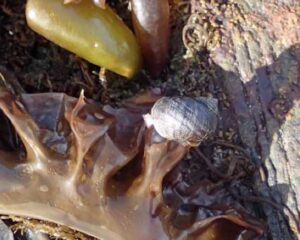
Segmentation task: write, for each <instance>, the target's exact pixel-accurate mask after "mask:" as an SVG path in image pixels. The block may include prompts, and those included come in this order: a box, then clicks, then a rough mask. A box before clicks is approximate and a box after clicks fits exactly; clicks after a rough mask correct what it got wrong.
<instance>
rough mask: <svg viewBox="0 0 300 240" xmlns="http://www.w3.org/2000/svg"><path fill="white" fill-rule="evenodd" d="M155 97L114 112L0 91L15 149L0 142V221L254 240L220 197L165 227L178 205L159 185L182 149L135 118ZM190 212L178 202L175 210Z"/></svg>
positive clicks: (111, 233) (249, 225)
mask: <svg viewBox="0 0 300 240" xmlns="http://www.w3.org/2000/svg"><path fill="white" fill-rule="evenodd" d="M159 97H160V96H159V95H155V94H154V93H152V92H148V93H146V94H144V95H140V96H137V97H135V98H133V99H130V100H127V101H125V102H123V107H122V108H119V109H115V108H112V107H111V106H108V105H104V106H102V105H100V104H99V103H96V102H93V101H91V100H88V99H86V98H85V97H84V95H83V94H82V95H81V96H80V98H79V99H76V98H72V97H69V96H67V95H65V94H61V93H45V94H23V95H21V96H20V98H17V97H14V95H12V94H11V93H10V92H8V91H6V90H3V89H2V90H1V91H0V108H1V110H2V112H3V113H4V115H5V117H3V119H6V120H9V121H7V122H8V124H7V126H10V124H11V125H12V126H13V131H12V132H14V131H16V133H17V134H18V139H21V141H22V144H20V145H19V147H18V148H17V149H16V146H15V147H14V148H9V147H7V146H8V145H11V144H10V142H9V141H8V144H6V145H4V144H2V142H5V141H6V139H7V138H9V137H10V136H4V135H2V136H1V139H0V147H1V150H0V152H1V155H0V156H1V157H0V181H1V184H0V213H1V214H8V215H17V216H26V217H30V218H36V219H41V220H46V221H50V222H54V223H57V224H61V225H65V226H68V227H70V228H72V229H75V230H78V231H80V232H83V233H86V234H88V235H90V236H94V237H97V238H99V239H105V240H117V239H120V240H121V239H122V240H124V239H127V240H134V239H149V240H150V239H211V240H213V239H215V240H217V239H221V238H222V237H221V236H223V234H224V229H225V228H226V229H230V232H231V234H228V239H230V240H234V239H238V238H239V236H240V235H241V234H244V233H245V232H248V233H252V234H251V236H252V235H256V234H261V233H262V231H263V229H262V227H261V224H260V223H259V222H258V221H257V220H255V219H251V218H249V217H248V216H247V215H246V212H245V211H244V210H243V209H242V208H241V207H240V208H235V207H234V206H235V205H234V204H231V202H230V201H229V202H228V201H227V200H228V198H227V197H226V196H227V195H226V193H224V191H223V192H222V191H221V192H218V193H217V194H215V195H214V194H212V195H211V196H204V195H203V197H204V198H206V197H209V198H210V199H218V200H217V201H210V202H211V205H207V206H205V205H203V206H201V207H202V209H204V208H206V209H207V211H210V214H209V215H207V216H206V217H205V219H199V218H195V219H194V220H193V221H192V222H191V224H190V225H189V226H184V224H178V222H177V223H175V222H174V214H175V215H176V214H177V215H178V214H179V215H180V213H182V206H176V207H172V206H171V205H170V204H166V203H165V201H164V197H163V191H162V181H163V179H164V177H165V176H166V174H167V173H168V172H170V170H172V169H173V168H174V166H175V165H176V164H177V163H178V162H179V161H180V160H181V159H182V158H183V157H184V155H185V154H186V152H187V150H188V149H187V148H185V147H183V146H181V145H180V144H178V143H176V142H170V141H167V140H165V139H163V138H161V137H160V136H159V135H158V134H157V133H156V132H155V131H154V130H153V129H147V128H145V126H144V122H143V118H142V115H143V114H145V113H147V112H149V110H150V108H151V106H152V104H153V103H154V102H155V101H156V100H157V99H158V98H159ZM1 121H2V118H1ZM3 121H4V120H3ZM3 126H4V125H3ZM1 130H2V129H1ZM8 135H9V134H8ZM6 142H7V141H6ZM17 146H18V145H17ZM169 181H170V180H169ZM205 181H206V180H204V182H203V184H204V183H205ZM170 184H172V181H171V182H170ZM192 192H193V193H190V194H195V193H196V191H192ZM199 196H201V194H199ZM225 199H227V200H226V202H224V204H222V206H221V205H220V202H222V201H225ZM173 200H174V199H173ZM231 201H233V200H232V199H231ZM206 202H207V201H206ZM191 203H192V202H191ZM189 204H190V203H189V200H188V198H186V202H185V203H184V205H189ZM198 207H199V206H198ZM209 209H210V210H209ZM195 213H197V211H195ZM183 219H184V216H183ZM183 222H185V221H183ZM226 231H227V230H226ZM208 236H209V237H208ZM213 236H215V237H213ZM222 239H224V238H222Z"/></svg>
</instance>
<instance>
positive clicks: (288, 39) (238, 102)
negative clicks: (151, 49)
mask: <svg viewBox="0 0 300 240" xmlns="http://www.w3.org/2000/svg"><path fill="white" fill-rule="evenodd" d="M299 9H300V2H299V1H271V0H268V1H262V0H259V1H248V0H243V1H239V2H238V3H235V4H232V5H231V6H229V7H227V9H226V11H225V14H224V15H225V16H224V19H223V27H222V30H221V37H222V39H221V44H220V46H218V47H217V48H216V49H214V50H213V51H211V57H212V59H213V60H214V63H215V64H216V65H217V68H218V74H219V78H218V79H220V80H222V81H223V85H224V88H225V90H226V92H227V94H228V96H229V98H230V101H231V107H232V108H233V111H234V112H235V118H236V122H237V124H238V128H239V133H240V137H241V140H242V142H243V144H244V145H245V146H246V147H248V148H249V149H250V150H251V153H252V155H253V158H254V159H255V161H256V164H257V165H258V166H259V169H260V171H259V172H257V176H256V177H255V181H256V183H255V186H256V188H257V190H258V192H259V193H260V194H261V195H264V196H266V197H271V198H272V199H273V201H274V202H276V203H278V204H281V205H285V206H286V207H287V208H289V209H290V210H291V211H288V210H287V208H283V210H284V211H285V214H286V217H287V218H283V217H282V215H281V214H280V213H279V212H278V211H276V210H274V208H271V207H270V206H268V205H264V208H263V214H264V215H265V217H266V218H267V221H268V225H269V228H270V230H269V237H268V239H273V240H282V239H285V240H290V239H300V234H299V232H298V233H297V228H298V229H299V216H300V214H299V213H300V211H299V210H300V206H299V204H300V174H299V173H300V153H299V150H298V149H299V148H300V108H299V107H300V28H299V26H300V12H299ZM293 215H294V216H293ZM297 224H298V226H297ZM289 228H291V229H292V230H293V231H290V230H289Z"/></svg>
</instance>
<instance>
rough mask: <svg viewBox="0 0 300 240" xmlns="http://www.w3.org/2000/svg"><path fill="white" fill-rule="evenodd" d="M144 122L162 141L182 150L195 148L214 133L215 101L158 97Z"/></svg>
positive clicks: (215, 120) (216, 119) (210, 99)
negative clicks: (180, 145)
mask: <svg viewBox="0 0 300 240" xmlns="http://www.w3.org/2000/svg"><path fill="white" fill-rule="evenodd" d="M144 119H145V123H146V125H147V126H151V125H153V126H154V128H155V130H156V131H157V132H158V133H159V134H160V135H161V136H162V137H164V138H166V139H168V140H175V141H178V142H180V143H182V144H183V145H186V146H198V145H199V144H200V143H201V142H202V141H203V140H205V139H206V138H207V137H208V136H209V135H210V134H212V133H213V132H214V131H215V130H216V127H217V121H218V101H217V99H214V98H204V97H201V98H197V99H194V98H190V97H162V98H160V99H159V100H158V101H157V102H156V103H155V104H154V106H153V107H152V109H151V113H150V114H147V115H145V116H144Z"/></svg>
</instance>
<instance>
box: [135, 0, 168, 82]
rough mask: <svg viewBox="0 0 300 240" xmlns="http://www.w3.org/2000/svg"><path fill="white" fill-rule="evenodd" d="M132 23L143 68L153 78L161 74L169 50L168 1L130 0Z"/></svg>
mask: <svg viewBox="0 0 300 240" xmlns="http://www.w3.org/2000/svg"><path fill="white" fill-rule="evenodd" d="M131 6H132V21H133V27H134V31H135V34H136V36H137V39H138V42H139V44H140V46H141V49H142V54H143V58H144V61H145V66H146V68H147V69H148V70H149V73H150V74H151V75H152V76H153V77H158V76H159V74H160V73H161V72H162V70H163V68H164V65H165V63H166V59H167V56H168V50H169V37H170V26H169V22H170V19H169V18H170V9H169V8H170V7H169V2H168V0H131Z"/></svg>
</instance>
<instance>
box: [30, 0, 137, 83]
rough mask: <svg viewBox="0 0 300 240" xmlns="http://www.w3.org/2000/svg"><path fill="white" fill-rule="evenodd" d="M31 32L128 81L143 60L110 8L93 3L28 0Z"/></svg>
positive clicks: (125, 28) (133, 41)
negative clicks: (126, 78) (103, 7)
mask: <svg viewBox="0 0 300 240" xmlns="http://www.w3.org/2000/svg"><path fill="white" fill-rule="evenodd" d="M26 20H27V24H28V25H29V27H30V28H31V29H33V30H34V31H36V32H37V33H39V34H41V35H42V36H44V37H45V38H47V39H48V40H50V41H52V42H54V43H56V44H57V45H59V46H61V47H63V48H65V49H67V50H69V51H71V52H73V53H75V54H77V55H78V56H80V57H82V58H84V59H86V60H87V61H89V62H91V63H93V64H95V65H98V66H101V67H103V68H106V69H109V70H111V71H114V72H116V73H118V74H120V75H122V76H125V77H128V78H131V77H133V76H134V75H135V74H136V73H137V71H138V70H139V68H140V66H141V63H142V57H141V52H140V47H139V45H138V43H137V40H136V38H135V36H134V34H133V33H132V32H131V30H129V28H128V27H127V26H126V25H125V24H124V23H123V22H122V20H121V19H120V18H119V17H118V15H117V14H115V13H114V11H113V10H112V9H111V8H110V7H109V6H105V9H102V8H99V7H97V6H96V5H95V4H94V3H93V2H92V1H80V2H79V3H78V4H67V5H65V4H64V1H62V0H28V1H27V5H26Z"/></svg>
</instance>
